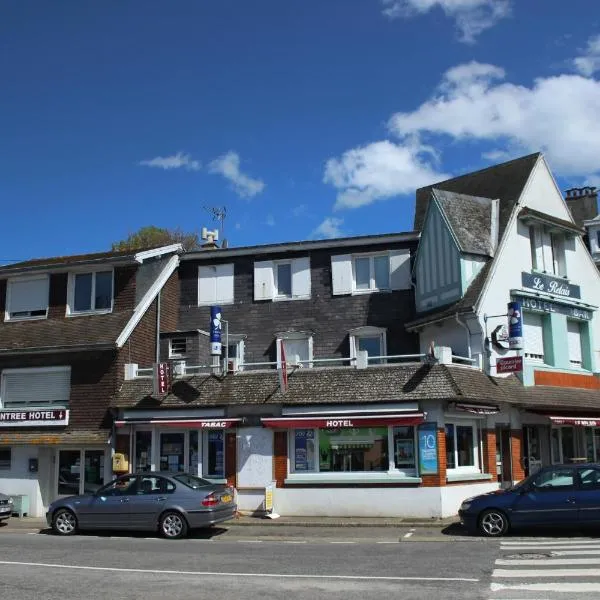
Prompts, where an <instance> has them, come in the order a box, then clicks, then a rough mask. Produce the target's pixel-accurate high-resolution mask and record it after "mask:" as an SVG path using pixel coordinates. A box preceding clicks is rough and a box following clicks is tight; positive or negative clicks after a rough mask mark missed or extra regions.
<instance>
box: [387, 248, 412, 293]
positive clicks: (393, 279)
mask: <svg viewBox="0 0 600 600" xmlns="http://www.w3.org/2000/svg"><path fill="white" fill-rule="evenodd" d="M390 285H391V288H392V289H393V290H409V289H410V287H411V272H410V251H409V250H394V251H393V252H390Z"/></svg>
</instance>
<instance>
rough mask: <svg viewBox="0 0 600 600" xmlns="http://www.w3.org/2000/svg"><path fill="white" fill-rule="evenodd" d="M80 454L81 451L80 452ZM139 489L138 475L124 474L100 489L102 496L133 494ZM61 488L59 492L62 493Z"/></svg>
mask: <svg viewBox="0 0 600 600" xmlns="http://www.w3.org/2000/svg"><path fill="white" fill-rule="evenodd" d="M78 454H79V452H78ZM136 490H137V476H136V475H124V476H123V477H119V478H118V479H115V480H114V481H112V482H111V483H109V484H108V485H106V486H105V487H103V488H101V489H100V490H99V492H98V493H99V495H101V496H132V495H133V494H135V493H136ZM60 493H61V492H60V489H59V494H60Z"/></svg>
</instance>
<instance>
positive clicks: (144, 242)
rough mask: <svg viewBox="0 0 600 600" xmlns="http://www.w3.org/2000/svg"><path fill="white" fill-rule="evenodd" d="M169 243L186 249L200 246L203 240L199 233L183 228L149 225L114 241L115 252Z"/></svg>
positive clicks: (194, 248) (113, 248)
mask: <svg viewBox="0 0 600 600" xmlns="http://www.w3.org/2000/svg"><path fill="white" fill-rule="evenodd" d="M169 244H182V245H183V248H184V249H185V250H196V249H197V248H200V245H201V241H200V238H199V236H198V234H197V233H186V232H185V231H182V230H181V229H179V228H177V229H164V228H162V227H155V226H154V225H149V226H147V227H142V228H141V229H139V230H138V231H136V232H134V233H130V234H129V235H128V236H127V238H126V239H124V240H121V241H120V242H114V243H113V245H112V250H113V252H121V251H127V250H140V249H141V248H154V247H157V246H167V245H169Z"/></svg>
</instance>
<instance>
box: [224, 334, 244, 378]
mask: <svg viewBox="0 0 600 600" xmlns="http://www.w3.org/2000/svg"><path fill="white" fill-rule="evenodd" d="M231 338H232V336H229V344H227V346H225V344H223V360H227V371H228V372H229V373H235V372H236V371H243V370H244V367H243V365H244V340H238V341H233V342H232V341H231ZM226 351H227V354H225V352H226Z"/></svg>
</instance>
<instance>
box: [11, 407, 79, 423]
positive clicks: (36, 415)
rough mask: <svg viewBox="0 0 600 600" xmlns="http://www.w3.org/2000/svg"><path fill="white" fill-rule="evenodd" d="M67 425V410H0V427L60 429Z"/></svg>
mask: <svg viewBox="0 0 600 600" xmlns="http://www.w3.org/2000/svg"><path fill="white" fill-rule="evenodd" d="M68 424H69V411H68V410H64V409H62V410H46V409H39V408H33V409H29V410H0V427H62V426H64V425H68Z"/></svg>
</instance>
